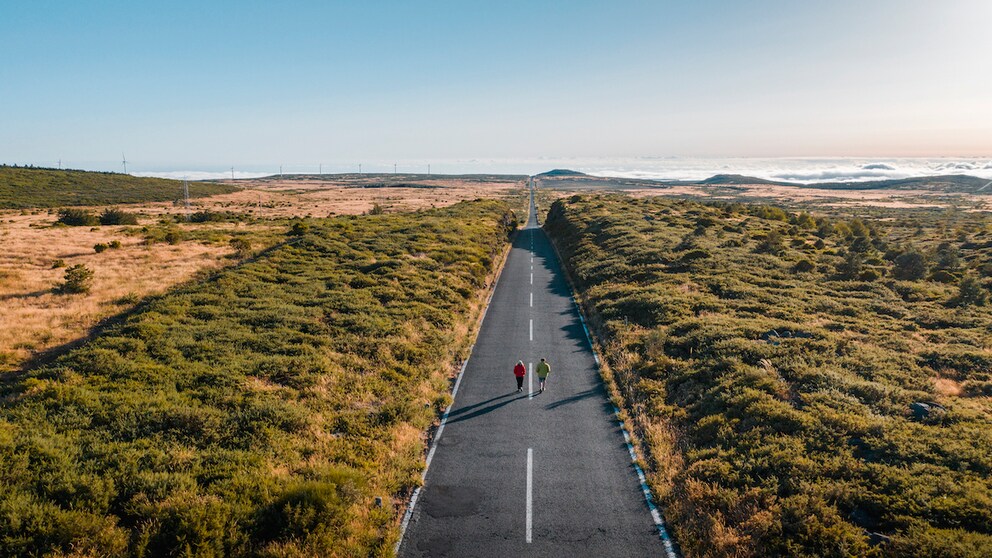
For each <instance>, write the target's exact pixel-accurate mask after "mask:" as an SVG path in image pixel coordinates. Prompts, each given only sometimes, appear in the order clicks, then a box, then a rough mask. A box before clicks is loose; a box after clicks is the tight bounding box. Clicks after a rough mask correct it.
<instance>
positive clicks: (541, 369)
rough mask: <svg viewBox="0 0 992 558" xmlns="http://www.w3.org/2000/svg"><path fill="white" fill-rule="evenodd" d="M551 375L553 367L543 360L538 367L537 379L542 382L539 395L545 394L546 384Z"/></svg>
mask: <svg viewBox="0 0 992 558" xmlns="http://www.w3.org/2000/svg"><path fill="white" fill-rule="evenodd" d="M550 373H551V365H550V364H548V361H546V360H544V359H543V358H542V359H541V362H540V363H539V364H538V365H537V379H538V380H540V381H541V389H540V390H539V391H538V392H537V393H544V382H546V381H547V380H548V374H550Z"/></svg>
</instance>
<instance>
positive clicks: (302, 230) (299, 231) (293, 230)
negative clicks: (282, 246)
mask: <svg viewBox="0 0 992 558" xmlns="http://www.w3.org/2000/svg"><path fill="white" fill-rule="evenodd" d="M309 231H310V225H308V224H306V223H304V222H302V221H296V222H294V223H293V226H292V227H290V229H289V233H288V234H289V235H290V236H303V235H305V234H306V233H307V232H309Z"/></svg>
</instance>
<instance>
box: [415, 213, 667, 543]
mask: <svg viewBox="0 0 992 558" xmlns="http://www.w3.org/2000/svg"><path fill="white" fill-rule="evenodd" d="M542 357H544V358H546V359H548V361H549V362H550V363H551V366H552V370H551V376H550V377H549V379H548V384H547V390H546V391H545V392H544V393H542V394H538V393H537V385H538V380H537V378H536V377H535V375H536V374H535V371H536V368H537V363H538V362H539V360H540V358H542ZM518 360H522V361H523V362H524V364H525V365H526V366H527V377H526V378H525V380H524V389H523V392H522V393H516V383H515V381H514V377H513V372H512V369H513V366H514V364H516V362H517V361H518ZM436 444H437V446H436V450H435V452H434V455H433V457H432V460H431V462H430V467H429V469H428V472H427V476H426V480H425V484H424V487H423V489H422V490H421V492H420V494H419V496H418V499H417V501H416V503H415V507H414V509H413V513H412V516H411V518H410V522H409V525H408V527H407V529H406V533H405V536H404V538H403V540H402V543H401V545H400V553H399V554H400V556H402V557H407V558H414V557H428V556H429V557H445V556H450V557H455V556H457V557H469V556H471V557H479V558H488V557H492V558H497V557H498V558H505V557H507V556H610V557H621V556H632V557H633V556H664V555H665V546H664V544H663V542H662V540H661V539H660V538H659V531H658V528H657V527H656V525H655V523H654V520H653V519H652V516H651V513H650V511H649V509H648V505H647V503H646V502H645V499H644V495H643V493H642V491H641V488H640V484H639V480H638V477H637V475H636V472H635V470H634V468H633V465H632V464H631V460H630V455H629V453H628V450H627V446H626V442H625V441H624V438H623V435H622V432H621V430H620V426H619V424H618V423H617V420H616V417H615V416H614V412H613V407H612V405H611V403H610V401H609V398H608V397H607V394H606V390H605V388H604V386H603V383H602V380H601V379H600V377H599V374H598V370H597V365H596V362H595V360H594V359H593V353H592V350H591V349H590V347H589V344H588V342H587V340H586V336H585V333H584V331H583V327H582V324H581V322H580V320H579V315H578V312H577V309H576V308H575V305H574V303H573V302H572V298H571V292H570V289H569V287H568V284H567V282H566V281H565V278H564V276H563V275H562V272H561V269H560V266H559V262H558V259H557V257H556V256H555V253H554V250H553V249H552V247H551V244H550V242H549V240H548V238H547V237H546V236H545V234H544V231H543V230H542V229H541V228H539V225H538V223H537V214H536V211H535V209H534V206H533V196H532V203H531V210H530V217H529V222H528V224H527V227H526V228H525V229H523V230H522V231H520V232H519V233H518V234H517V237H516V239H515V241H514V243H513V247H512V249H511V252H510V255H509V257H508V259H507V261H506V265H505V267H504V269H503V273H502V276H501V277H500V280H499V284H498V285H497V287H496V290H495V292H494V294H493V298H492V302H491V304H490V306H489V310H488V313H487V314H486V317H485V319H484V320H483V323H482V326H481V330H480V332H479V337H478V340H477V342H476V345H475V348H474V350H473V352H472V355H471V357H470V359H469V361H468V363H467V365H466V367H465V371H464V374H463V376H462V378H461V381H460V383H459V385H458V389H457V393H456V397H455V402H454V404H453V406H452V408H451V410H450V412H449V414H448V419H447V421H446V423H445V425H444V430H443V431H442V432H441V433H440V436H439V438H438V440H437V442H436Z"/></svg>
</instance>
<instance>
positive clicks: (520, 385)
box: [516, 376, 524, 389]
mask: <svg viewBox="0 0 992 558" xmlns="http://www.w3.org/2000/svg"><path fill="white" fill-rule="evenodd" d="M516 378H517V389H523V387H524V377H523V376H516Z"/></svg>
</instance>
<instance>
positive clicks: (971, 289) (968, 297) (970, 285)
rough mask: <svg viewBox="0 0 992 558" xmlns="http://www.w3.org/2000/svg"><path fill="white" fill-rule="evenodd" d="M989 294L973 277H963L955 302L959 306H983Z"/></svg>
mask: <svg viewBox="0 0 992 558" xmlns="http://www.w3.org/2000/svg"><path fill="white" fill-rule="evenodd" d="M988 299H989V292H988V290H987V289H986V288H985V286H984V285H982V283H981V281H979V280H978V279H976V278H975V277H973V276H970V275H969V276H968V277H965V278H964V279H962V280H961V283H960V284H959V285H958V296H957V298H956V299H955V302H956V303H957V304H959V305H961V306H985V303H986V302H988Z"/></svg>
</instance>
